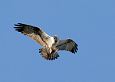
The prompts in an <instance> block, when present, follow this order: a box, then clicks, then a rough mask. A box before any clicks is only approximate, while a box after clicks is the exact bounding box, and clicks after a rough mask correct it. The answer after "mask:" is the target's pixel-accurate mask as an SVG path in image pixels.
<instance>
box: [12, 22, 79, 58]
mask: <svg viewBox="0 0 115 82" xmlns="http://www.w3.org/2000/svg"><path fill="white" fill-rule="evenodd" d="M14 28H15V30H16V31H18V32H21V33H22V34H24V35H27V36H28V37H30V38H32V39H33V40H35V41H36V42H37V43H38V44H40V45H41V46H43V48H41V49H39V53H41V55H42V57H44V58H45V59H47V60H55V59H57V58H58V57H59V54H58V53H57V52H58V51H59V50H66V51H70V52H72V53H74V54H75V53H76V52H77V50H78V45H77V43H75V42H74V41H73V40H72V39H66V40H60V39H59V38H58V37H57V36H49V35H48V34H47V33H45V32H44V31H43V30H42V29H41V28H39V27H36V26H32V25H28V24H22V23H17V24H15V27H14Z"/></svg>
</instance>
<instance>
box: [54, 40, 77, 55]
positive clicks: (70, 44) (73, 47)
mask: <svg viewBox="0 0 115 82" xmlns="http://www.w3.org/2000/svg"><path fill="white" fill-rule="evenodd" d="M56 47H57V49H58V50H66V51H70V52H72V53H76V52H77V50H78V45H77V44H76V43H75V42H74V41H73V40H72V39H67V40H60V41H59V43H58V44H57V46H56Z"/></svg>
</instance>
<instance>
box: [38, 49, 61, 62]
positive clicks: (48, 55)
mask: <svg viewBox="0 0 115 82" xmlns="http://www.w3.org/2000/svg"><path fill="white" fill-rule="evenodd" d="M39 53H41V55H42V57H43V58H45V59H47V60H55V59H57V58H58V57H59V55H58V53H57V52H56V51H52V52H51V53H48V52H47V50H46V48H42V49H39Z"/></svg>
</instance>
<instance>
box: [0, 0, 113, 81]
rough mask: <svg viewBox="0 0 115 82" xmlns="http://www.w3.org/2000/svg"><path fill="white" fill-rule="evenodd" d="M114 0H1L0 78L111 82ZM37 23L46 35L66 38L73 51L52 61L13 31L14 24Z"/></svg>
mask: <svg viewBox="0 0 115 82" xmlns="http://www.w3.org/2000/svg"><path fill="white" fill-rule="evenodd" d="M114 3H115V1H114V0H1V1H0V21H1V22H0V28H1V30H0V37H1V38H0V82H115V4H114ZM18 22H22V23H27V24H31V25H35V26H40V27H41V28H42V29H43V30H44V31H46V32H47V33H48V34H49V35H55V34H56V35H58V37H60V38H61V39H66V38H72V39H73V40H74V41H76V42H77V43H78V45H79V47H78V48H79V51H78V53H77V54H75V55H74V54H72V53H70V52H60V53H59V54H60V57H59V58H58V59H57V60H55V61H46V60H44V59H43V58H42V57H41V56H40V55H39V53H38V49H39V48H40V47H41V46H40V45H38V44H37V43H35V42H34V41H33V40H31V39H30V38H28V37H26V36H24V35H22V34H20V33H18V32H16V31H15V30H14V28H13V27H14V24H15V23H18Z"/></svg>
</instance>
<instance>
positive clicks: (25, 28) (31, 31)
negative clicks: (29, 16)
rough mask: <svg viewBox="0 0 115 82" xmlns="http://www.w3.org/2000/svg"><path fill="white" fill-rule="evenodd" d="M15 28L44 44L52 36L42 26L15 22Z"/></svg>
mask: <svg viewBox="0 0 115 82" xmlns="http://www.w3.org/2000/svg"><path fill="white" fill-rule="evenodd" d="M14 28H15V30H16V31H18V32H21V33H22V34H24V35H27V36H29V37H30V38H32V39H33V40H35V41H36V42H37V43H39V44H40V45H42V46H45V45H46V39H47V38H49V37H50V36H49V35H48V34H46V33H45V32H44V31H42V30H41V29H40V28H38V27H35V26H31V25H27V24H22V23H18V24H15V27H14Z"/></svg>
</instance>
